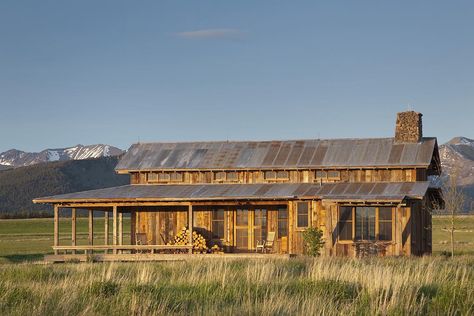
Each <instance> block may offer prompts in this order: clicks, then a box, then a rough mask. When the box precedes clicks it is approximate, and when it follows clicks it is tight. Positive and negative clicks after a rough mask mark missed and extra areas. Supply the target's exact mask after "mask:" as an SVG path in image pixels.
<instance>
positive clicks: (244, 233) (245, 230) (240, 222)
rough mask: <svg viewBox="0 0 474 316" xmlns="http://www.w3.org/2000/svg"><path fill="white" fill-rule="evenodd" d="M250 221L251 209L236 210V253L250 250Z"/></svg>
mask: <svg viewBox="0 0 474 316" xmlns="http://www.w3.org/2000/svg"><path fill="white" fill-rule="evenodd" d="M249 219H250V212H249V209H247V208H239V209H236V210H235V221H234V222H235V226H234V229H235V232H234V236H235V238H234V247H235V250H236V251H246V250H248V249H249V240H250V239H249V222H250V221H249Z"/></svg>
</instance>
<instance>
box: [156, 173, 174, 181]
mask: <svg viewBox="0 0 474 316" xmlns="http://www.w3.org/2000/svg"><path fill="white" fill-rule="evenodd" d="M170 178H171V177H170V174H169V173H158V181H160V182H168V181H170Z"/></svg>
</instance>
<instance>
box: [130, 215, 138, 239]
mask: <svg viewBox="0 0 474 316" xmlns="http://www.w3.org/2000/svg"><path fill="white" fill-rule="evenodd" d="M136 222H137V217H136V213H135V211H132V212H131V213H130V244H131V245H135V244H136V243H137V240H136V236H135V230H136V227H135V226H136Z"/></svg>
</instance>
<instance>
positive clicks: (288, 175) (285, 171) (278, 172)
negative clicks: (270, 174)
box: [275, 170, 290, 181]
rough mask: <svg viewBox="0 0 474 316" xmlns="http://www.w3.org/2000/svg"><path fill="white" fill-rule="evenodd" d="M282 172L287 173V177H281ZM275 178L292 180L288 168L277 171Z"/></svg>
mask: <svg viewBox="0 0 474 316" xmlns="http://www.w3.org/2000/svg"><path fill="white" fill-rule="evenodd" d="M280 173H285V174H286V176H285V177H279V174H280ZM275 180H277V181H288V180H290V172H289V171H287V170H279V171H276V179H275Z"/></svg>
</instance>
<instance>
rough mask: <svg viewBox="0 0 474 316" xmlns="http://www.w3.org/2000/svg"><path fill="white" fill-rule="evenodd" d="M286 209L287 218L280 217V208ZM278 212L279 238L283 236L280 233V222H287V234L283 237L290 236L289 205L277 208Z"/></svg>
mask: <svg viewBox="0 0 474 316" xmlns="http://www.w3.org/2000/svg"><path fill="white" fill-rule="evenodd" d="M282 209H284V210H285V211H286V217H285V218H280V210H282ZM276 212H277V216H276V218H277V229H276V230H277V238H278V239H280V238H281V237H282V236H281V234H280V222H285V223H286V225H285V226H286V227H285V230H286V235H285V236H283V237H288V231H289V225H288V220H289V217H290V216H289V210H288V207H286V206H285V207H277V208H276Z"/></svg>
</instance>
